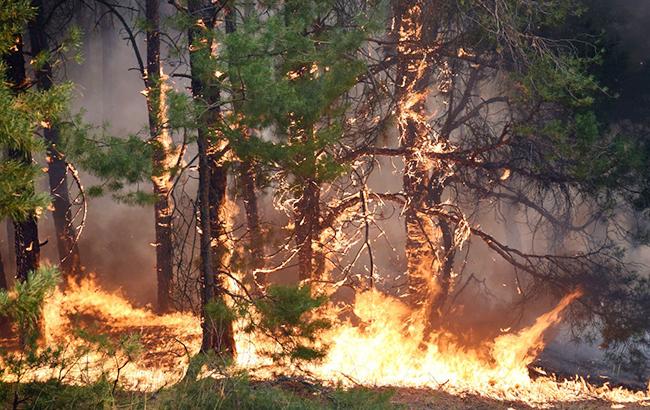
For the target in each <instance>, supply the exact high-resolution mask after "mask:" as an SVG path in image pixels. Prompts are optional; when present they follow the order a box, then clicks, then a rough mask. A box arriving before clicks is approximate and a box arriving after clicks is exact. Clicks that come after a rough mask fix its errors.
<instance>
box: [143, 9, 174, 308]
mask: <svg viewBox="0 0 650 410" xmlns="http://www.w3.org/2000/svg"><path fill="white" fill-rule="evenodd" d="M145 8H146V9H145V14H146V19H147V72H146V77H145V83H146V84H147V109H148V114H149V135H150V142H151V144H153V147H154V150H153V175H152V178H151V181H152V183H153V193H154V196H155V198H156V202H155V204H154V219H155V224H156V225H155V232H156V242H155V243H156V277H157V281H158V312H159V313H165V312H168V311H169V310H170V307H171V306H170V290H171V289H170V288H171V280H172V275H173V245H172V211H173V209H172V204H171V202H170V198H169V194H170V189H171V176H170V170H169V168H170V166H171V159H170V157H171V153H170V149H171V143H172V141H171V137H170V136H169V132H168V130H167V129H166V127H165V118H166V104H165V84H164V79H163V77H162V67H161V64H160V0H147V2H146V6H145Z"/></svg>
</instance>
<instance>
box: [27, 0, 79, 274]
mask: <svg viewBox="0 0 650 410" xmlns="http://www.w3.org/2000/svg"><path fill="white" fill-rule="evenodd" d="M32 7H34V8H35V9H36V10H37V14H36V18H35V19H34V20H32V21H31V22H30V23H29V37H30V40H31V48H32V50H31V51H32V55H33V56H38V55H39V54H40V53H43V52H45V53H47V52H48V51H49V47H48V43H47V37H46V33H45V21H44V20H45V14H44V13H45V11H44V10H43V2H42V0H33V1H32ZM53 80H54V79H53V76H52V66H51V65H50V63H49V62H47V61H46V62H45V63H44V64H43V66H42V67H41V68H40V69H39V70H37V71H36V83H37V86H38V88H39V90H42V91H48V90H50V89H51V88H52V85H53ZM43 133H44V136H45V142H46V143H47V162H48V170H47V173H48V177H49V183H50V194H51V196H52V205H53V207H54V209H53V211H52V217H53V219H54V229H55V233H56V244H57V250H58V253H59V262H60V266H61V271H62V273H63V275H64V276H65V277H67V278H75V279H77V280H78V279H79V277H80V276H81V275H82V274H83V268H82V266H81V258H80V256H79V247H78V245H77V241H76V234H75V229H74V226H73V221H72V212H71V204H70V195H69V192H68V174H67V164H66V162H65V159H64V157H63V155H62V153H61V152H59V151H58V149H57V144H58V143H59V139H60V137H59V130H58V129H57V128H56V126H52V127H50V128H45V129H44V132H43Z"/></svg>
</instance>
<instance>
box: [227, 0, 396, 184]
mask: <svg viewBox="0 0 650 410" xmlns="http://www.w3.org/2000/svg"><path fill="white" fill-rule="evenodd" d="M335 3H336V2H333V1H328V0H325V1H322V0H321V1H307V2H304V1H303V2H298V3H297V2H268V5H267V6H268V7H269V9H271V10H273V12H272V13H270V14H269V15H266V14H264V15H257V14H255V13H251V14H250V15H247V16H245V17H244V21H243V23H242V24H241V25H239V26H238V27H237V30H236V31H235V32H233V33H228V34H224V39H223V43H224V45H225V47H224V49H223V56H222V58H220V59H219V61H217V62H216V63H215V65H216V67H217V68H218V70H219V71H221V72H224V73H227V80H228V82H229V83H230V87H231V88H232V89H234V90H235V92H236V93H237V94H236V98H237V101H236V103H235V110H234V112H233V113H232V116H231V118H230V119H228V118H226V124H225V125H224V127H223V129H221V130H220V131H221V132H222V134H223V135H225V136H226V138H228V139H229V141H230V143H231V145H232V147H233V149H234V150H235V152H236V153H237V155H238V156H239V157H240V158H252V159H255V160H256V161H258V162H259V163H261V164H267V165H270V166H272V167H280V168H281V169H283V170H285V171H286V172H288V173H289V174H292V175H295V176H296V177H298V178H297V181H296V183H297V184H298V185H300V182H299V181H301V180H303V179H305V178H308V179H312V180H315V181H319V182H326V181H331V180H333V179H334V178H336V177H338V176H340V175H341V174H342V173H343V172H344V171H345V169H346V168H345V166H344V165H342V164H339V163H338V162H337V161H336V159H335V158H333V156H330V155H329V153H328V148H329V147H331V146H333V144H336V142H337V141H339V139H340V138H341V137H342V127H341V124H342V121H343V120H344V117H345V115H344V114H345V109H346V106H345V103H344V102H343V98H342V97H343V96H345V95H346V93H348V92H349V91H350V90H351V89H352V88H353V87H354V85H355V84H357V82H358V78H359V76H360V75H361V74H362V73H363V72H364V71H365V70H366V63H365V62H364V61H362V60H361V59H360V58H359V57H357V49H358V48H359V47H360V46H361V44H362V42H363V40H364V39H365V38H366V37H367V36H368V35H369V34H370V32H371V30H374V29H376V28H377V27H378V24H377V22H378V21H379V20H380V16H381V13H382V12H383V10H384V8H383V7H379V6H380V5H378V7H375V8H371V10H372V12H373V13H376V14H374V15H371V14H366V13H362V12H359V11H358V10H355V11H353V12H351V14H352V16H348V18H349V21H343V20H342V17H340V16H339V15H338V14H337V13H336V12H334V11H333V9H334V7H335ZM355 13H356V14H355ZM325 16H328V17H327V18H325ZM325 22H326V23H325ZM229 123H232V124H234V125H236V126H233V127H231V126H230V124H229ZM247 127H250V128H255V129H264V128H270V129H272V131H273V133H274V135H275V137H276V139H274V140H272V141H268V140H267V141H261V140H257V138H255V137H247V138H243V137H242V132H241V130H242V129H245V128H247Z"/></svg>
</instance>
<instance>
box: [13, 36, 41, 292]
mask: <svg viewBox="0 0 650 410" xmlns="http://www.w3.org/2000/svg"><path fill="white" fill-rule="evenodd" d="M5 64H6V65H7V80H8V81H9V83H10V84H11V86H12V88H13V90H14V92H15V93H16V94H18V93H20V92H21V91H22V90H23V89H24V86H25V82H26V80H27V76H26V74H25V57H24V55H23V43H22V38H21V37H20V36H17V39H16V44H15V47H14V48H13V49H12V50H11V52H9V53H8V54H7V55H6V56H5ZM8 154H9V158H12V159H15V160H19V161H22V162H23V163H24V164H26V165H28V166H31V165H32V154H31V152H24V151H19V150H14V149H10V150H9V152H8ZM31 189H32V190H33V189H34V187H33V186H32V187H31ZM13 224H14V249H15V252H16V279H17V280H18V281H20V282H24V281H26V280H27V278H28V275H29V272H32V271H35V270H36V269H38V264H39V258H40V250H41V248H40V242H39V241H38V226H37V217H36V213H35V212H31V213H30V214H29V215H28V216H27V218H25V220H22V221H13Z"/></svg>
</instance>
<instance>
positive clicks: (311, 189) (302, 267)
mask: <svg viewBox="0 0 650 410" xmlns="http://www.w3.org/2000/svg"><path fill="white" fill-rule="evenodd" d="M319 202H320V187H319V186H318V183H317V182H316V181H313V180H311V179H307V180H305V181H304V189H303V190H302V192H301V196H300V197H299V198H298V201H297V202H296V205H295V214H296V220H295V236H296V246H297V247H298V279H299V280H300V281H304V280H309V279H312V278H313V277H314V274H315V271H316V270H317V269H316V268H317V267H318V266H317V265H319V264H317V263H315V259H318V258H317V256H318V255H316V252H315V250H314V242H315V241H317V240H318V234H319V232H320V231H319V229H318V228H319V215H320V206H319Z"/></svg>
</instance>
